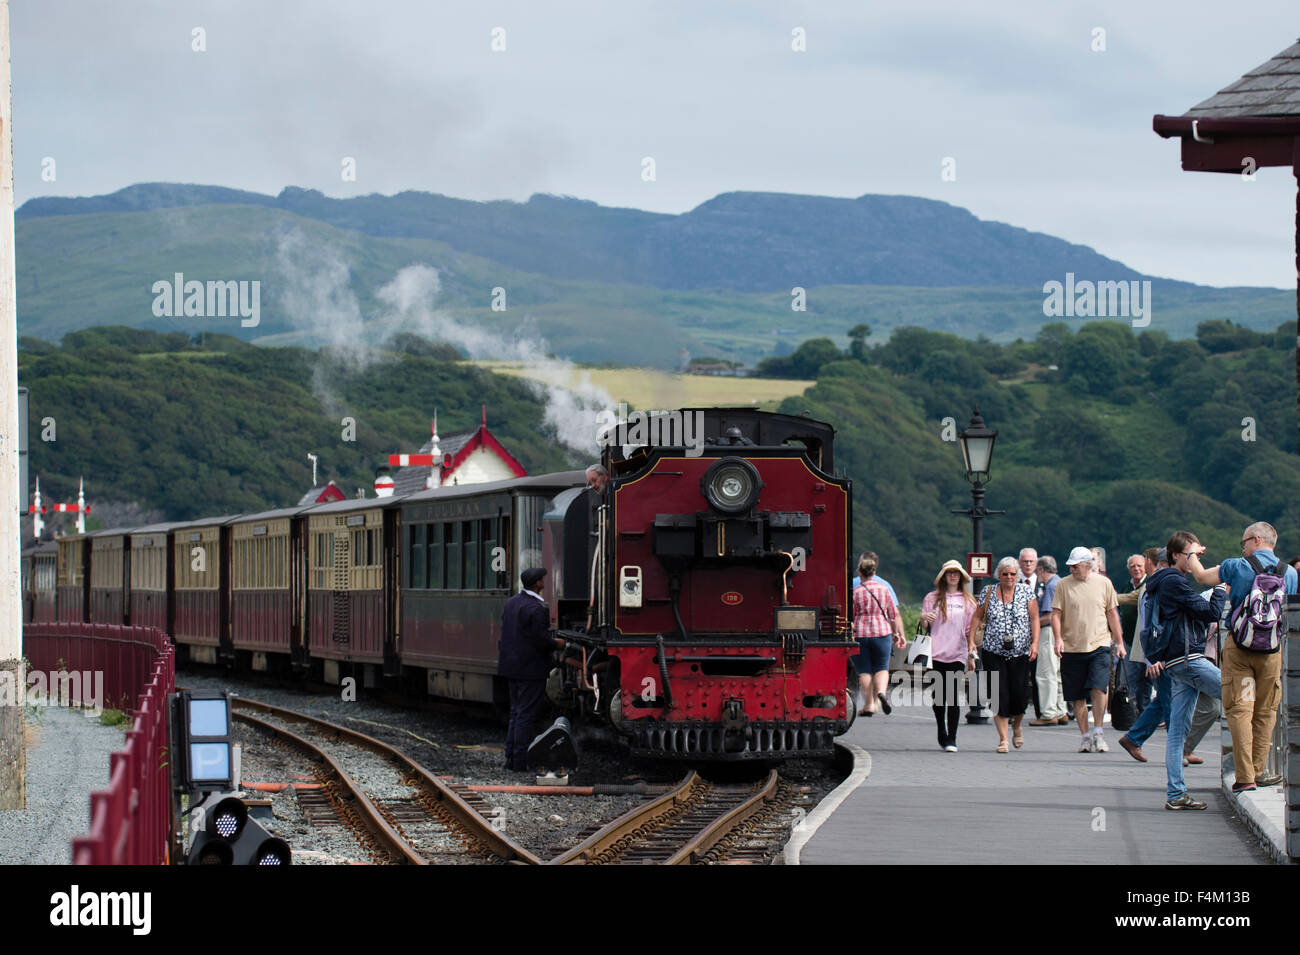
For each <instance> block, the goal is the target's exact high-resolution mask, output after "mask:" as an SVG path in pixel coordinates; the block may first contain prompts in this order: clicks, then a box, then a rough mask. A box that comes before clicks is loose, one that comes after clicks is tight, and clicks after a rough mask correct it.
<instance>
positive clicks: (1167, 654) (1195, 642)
mask: <svg viewBox="0 0 1300 955" xmlns="http://www.w3.org/2000/svg"><path fill="white" fill-rule="evenodd" d="M1165 550H1166V551H1167V553H1168V559H1169V563H1170V564H1172V566H1171V567H1167V568H1165V569H1164V570H1158V571H1156V572H1155V574H1153V575H1152V576H1151V577H1150V579H1148V580H1147V585H1146V597H1145V599H1146V601H1147V605H1146V614H1145V618H1146V630H1145V631H1144V632H1143V633H1142V651H1143V652H1144V653H1145V654H1146V658H1147V660H1148V662H1149V663H1150V666H1149V667H1148V668H1147V675H1148V676H1150V677H1152V678H1155V677H1158V676H1160V674H1161V673H1167V674H1168V675H1169V684H1170V700H1169V718H1168V724H1169V735H1168V737H1167V739H1166V740H1165V776H1166V778H1167V783H1166V798H1165V808H1166V809H1204V808H1205V803H1203V802H1200V801H1199V800H1196V799H1193V798H1192V797H1191V796H1190V795H1189V794H1188V792H1187V784H1186V783H1185V782H1184V780H1183V742H1184V740H1185V739H1186V738H1187V728H1188V726H1189V725H1190V724H1191V722H1192V707H1194V706H1195V705H1196V697H1197V694H1198V693H1205V694H1207V695H1209V696H1214V697H1217V696H1218V694H1219V671H1218V669H1217V668H1216V667H1215V666H1214V664H1212V663H1210V662H1209V661H1208V660H1206V659H1205V637H1206V633H1207V631H1208V629H1209V625H1210V624H1211V623H1213V622H1214V621H1215V620H1218V619H1219V614H1220V613H1222V612H1223V602H1224V596H1225V595H1224V588H1223V585H1222V584H1220V585H1219V586H1218V587H1215V588H1214V591H1213V593H1211V594H1210V599H1209V600H1206V599H1205V598H1204V597H1202V596H1201V595H1200V594H1199V593H1197V592H1196V591H1195V590H1193V589H1192V585H1191V584H1190V583H1188V582H1187V578H1186V577H1184V576H1183V575H1184V574H1186V573H1187V572H1188V570H1189V567H1188V561H1189V560H1190V559H1191V558H1192V555H1193V554H1195V553H1199V552H1202V551H1204V550H1205V548H1204V547H1202V546H1201V542H1200V541H1199V540H1197V539H1196V535H1195V534H1193V533H1191V532H1190V531H1175V532H1174V534H1173V536H1172V537H1170V538H1169V543H1168V544H1166V545H1165ZM1157 692H1159V690H1157Z"/></svg>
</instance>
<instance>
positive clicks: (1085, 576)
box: [1052, 547, 1124, 753]
mask: <svg viewBox="0 0 1300 955" xmlns="http://www.w3.org/2000/svg"><path fill="white" fill-rule="evenodd" d="M1094 559H1095V558H1094V556H1093V553H1092V551H1090V550H1089V549H1088V548H1086V547H1076V548H1074V549H1073V550H1071V551H1070V559H1069V560H1067V561H1066V562H1065V563H1066V566H1068V567H1069V568H1070V576H1069V577H1066V578H1065V579H1063V580H1062V581H1061V582H1060V583H1059V584H1057V585H1056V594H1055V595H1054V597H1053V599H1052V629H1053V630H1054V631H1055V636H1056V652H1057V653H1058V654H1060V657H1061V683H1062V684H1064V694H1065V698H1066V699H1067V700H1072V701H1073V702H1074V719H1075V722H1076V723H1078V725H1079V732H1080V733H1081V734H1082V740H1081V741H1080V743H1079V752H1081V753H1107V752H1110V747H1109V746H1107V745H1106V741H1105V740H1104V739H1102V735H1101V729H1102V720H1104V719H1105V716H1106V691H1107V689H1108V688H1109V686H1110V655H1111V650H1112V646H1113V647H1114V652H1115V654H1116V655H1117V656H1119V657H1120V658H1121V659H1122V658H1123V656H1124V637H1123V632H1122V631H1121V630H1120V626H1119V611H1118V607H1119V600H1118V597H1117V595H1116V594H1115V586H1114V585H1113V584H1112V583H1111V582H1110V580H1109V579H1108V578H1106V577H1105V576H1103V575H1102V574H1094V573H1093V572H1092V570H1093V566H1092V565H1093V560H1094ZM1089 695H1091V697H1092V718H1093V723H1094V724H1095V725H1094V726H1093V728H1092V730H1091V731H1089V729H1088V704H1087V702H1086V698H1087V697H1088V696H1089Z"/></svg>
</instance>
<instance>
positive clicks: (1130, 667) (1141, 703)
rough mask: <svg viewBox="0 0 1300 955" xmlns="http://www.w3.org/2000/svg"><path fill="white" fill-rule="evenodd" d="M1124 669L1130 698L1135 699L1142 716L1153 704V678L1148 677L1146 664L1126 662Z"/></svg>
mask: <svg viewBox="0 0 1300 955" xmlns="http://www.w3.org/2000/svg"><path fill="white" fill-rule="evenodd" d="M1124 667H1125V671H1124V675H1125V676H1126V677H1128V692H1129V696H1131V697H1133V705H1134V706H1136V707H1137V711H1138V716H1141V715H1142V711H1143V710H1145V709H1146V708H1147V707H1148V706H1149V705H1150V704H1151V688H1152V687H1153V686H1154V684H1153V683H1152V682H1151V677H1149V676H1147V665H1146V664H1145V663H1134V662H1133V661H1132V660H1125V661H1124Z"/></svg>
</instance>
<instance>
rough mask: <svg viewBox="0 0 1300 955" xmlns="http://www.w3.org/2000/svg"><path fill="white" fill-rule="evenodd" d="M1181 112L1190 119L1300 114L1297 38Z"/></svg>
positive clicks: (1299, 69)
mask: <svg viewBox="0 0 1300 955" xmlns="http://www.w3.org/2000/svg"><path fill="white" fill-rule="evenodd" d="M1183 115H1184V116H1186V117H1188V118H1189V119H1210V118H1213V119H1228V118H1244V117H1248V116H1252V117H1253V116H1279V117H1281V116H1300V40H1297V41H1296V42H1295V43H1293V44H1292V45H1291V46H1289V47H1287V48H1286V49H1285V50H1283V51H1282V52H1281V53H1279V54H1277V55H1276V56H1274V57H1273V58H1272V59H1270V60H1269V61H1268V62H1267V63H1264V64H1262V65H1260V66H1257V67H1255V69H1253V70H1250V71H1249V72H1248V73H1246V75H1245V76H1243V77H1242V78H1241V79H1239V80H1237V81H1236V82H1235V83H1230V84H1229V85H1227V86H1225V87H1224V88H1223V89H1221V90H1219V92H1217V93H1215V94H1214V95H1213V96H1211V97H1210V98H1209V99H1207V100H1203V101H1201V102H1200V103H1197V104H1196V105H1195V106H1193V107H1192V108H1191V109H1189V110H1188V111H1187V112H1186V113H1184V114H1183Z"/></svg>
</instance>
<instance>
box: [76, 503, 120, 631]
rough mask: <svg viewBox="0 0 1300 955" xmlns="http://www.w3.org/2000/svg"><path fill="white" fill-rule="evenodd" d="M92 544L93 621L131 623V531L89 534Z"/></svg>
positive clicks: (91, 594)
mask: <svg viewBox="0 0 1300 955" xmlns="http://www.w3.org/2000/svg"><path fill="white" fill-rule="evenodd" d="M86 537H87V539H88V542H89V544H90V616H89V617H87V618H86V619H87V620H89V621H90V622H91V623H111V624H116V625H118V626H121V625H122V624H130V622H131V620H130V615H131V605H130V602H129V601H128V599H127V594H128V592H129V589H130V580H131V532H130V531H129V530H128V529H126V528H121V527H117V528H113V529H112V530H106V531H95V532H94V533H93V534H87V535H86Z"/></svg>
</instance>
